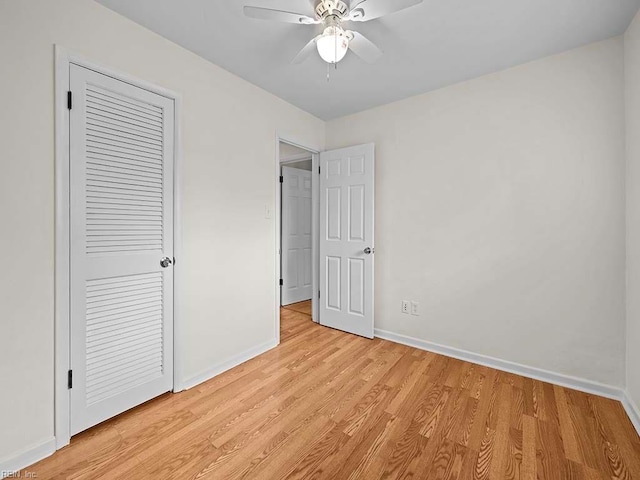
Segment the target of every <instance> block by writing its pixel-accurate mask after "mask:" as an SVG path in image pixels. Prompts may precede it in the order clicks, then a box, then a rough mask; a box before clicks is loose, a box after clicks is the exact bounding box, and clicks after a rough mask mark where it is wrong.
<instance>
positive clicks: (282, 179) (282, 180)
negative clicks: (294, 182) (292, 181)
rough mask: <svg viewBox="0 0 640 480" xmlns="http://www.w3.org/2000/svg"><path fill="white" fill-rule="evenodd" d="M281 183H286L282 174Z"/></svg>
mask: <svg viewBox="0 0 640 480" xmlns="http://www.w3.org/2000/svg"><path fill="white" fill-rule="evenodd" d="M280 183H284V177H283V176H282V175H280Z"/></svg>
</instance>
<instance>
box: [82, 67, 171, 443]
mask: <svg viewBox="0 0 640 480" xmlns="http://www.w3.org/2000/svg"><path fill="white" fill-rule="evenodd" d="M70 78H71V91H72V92H73V108H72V110H71V112H70V131H71V138H70V152H71V154H70V160H71V178H70V185H71V193H70V196H71V198H70V204H71V212H70V213H71V368H72V372H73V388H72V389H71V432H72V434H75V433H78V432H80V431H82V430H85V429H87V428H89V427H91V426H93V425H95V424H97V423H100V422H102V421H103V420H106V419H108V418H110V417H113V416H115V415H117V414H119V413H121V412H123V411H125V410H127V409H129V408H131V407H134V406H136V405H139V404H140V403H143V402H145V401H147V400H149V399H151V398H153V397H156V396H158V395H160V394H162V393H164V392H167V391H169V390H171V389H172V385H173V268H172V266H169V267H168V268H163V267H161V264H160V262H161V259H162V258H163V257H169V258H171V259H172V258H173V161H174V159H173V138H174V104H173V100H170V99H168V98H165V97H163V96H160V95H158V94H155V93H152V92H150V91H147V90H144V89H141V88H138V87H135V86H133V85H130V84H128V83H124V82H121V81H119V80H116V79H114V78H111V77H108V76H105V75H102V74H99V73H96V72H94V71H91V70H88V69H85V68H82V67H79V66H75V65H72V66H71V71H70Z"/></svg>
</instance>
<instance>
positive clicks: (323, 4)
mask: <svg viewBox="0 0 640 480" xmlns="http://www.w3.org/2000/svg"><path fill="white" fill-rule="evenodd" d="M347 13H349V7H348V6H347V4H346V3H344V2H343V1H342V0H321V1H320V2H319V3H318V5H317V6H316V14H317V15H318V18H320V19H322V20H324V19H326V18H328V17H331V16H334V17H338V18H339V19H343V18H344V17H346V16H347Z"/></svg>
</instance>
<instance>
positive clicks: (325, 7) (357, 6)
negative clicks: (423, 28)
mask: <svg viewBox="0 0 640 480" xmlns="http://www.w3.org/2000/svg"><path fill="white" fill-rule="evenodd" d="M422 1H423V0H351V2H350V4H349V5H347V3H345V2H344V1H342V0H316V1H315V2H314V3H315V14H312V15H313V16H310V15H306V14H303V13H295V12H286V11H284V10H275V9H271V8H262V7H252V6H245V7H244V14H245V15H246V16H247V17H251V18H257V19H260V20H275V21H278V22H286V23H296V24H298V25H318V24H321V25H322V26H323V32H322V33H321V34H320V35H318V36H317V37H315V38H313V39H312V40H311V41H310V42H309V43H307V44H306V45H305V46H304V48H303V49H302V50H300V53H298V55H296V57H295V58H294V59H293V61H292V62H291V63H302V62H303V61H304V60H306V59H307V58H308V57H309V56H310V55H311V53H312V52H313V51H314V50H316V49H317V51H318V54H319V55H320V57H321V58H322V59H323V60H324V61H325V62H327V63H330V64H336V63H338V62H339V61H340V60H342V59H343V58H344V56H345V55H346V54H347V51H348V50H349V49H351V51H352V52H353V53H355V54H356V55H357V56H358V57H360V58H362V59H363V60H364V61H365V62H367V63H374V62H375V61H376V60H378V59H379V58H380V56H381V55H382V51H381V50H380V49H379V48H378V47H377V46H376V45H375V44H374V43H373V42H371V41H370V40H369V39H368V38H366V37H365V36H364V35H362V34H361V33H358V32H354V31H352V30H346V29H345V28H344V27H343V23H344V22H367V21H369V20H373V19H375V18H380V17H382V16H384V15H388V14H390V13H394V12H397V11H399V10H404V9H405V8H409V7H412V6H414V5H417V4H419V3H422Z"/></svg>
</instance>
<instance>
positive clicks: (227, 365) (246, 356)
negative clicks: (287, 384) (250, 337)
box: [174, 338, 278, 392]
mask: <svg viewBox="0 0 640 480" xmlns="http://www.w3.org/2000/svg"><path fill="white" fill-rule="evenodd" d="M277 346H278V339H277V338H274V339H273V340H269V341H268V342H265V343H263V344H261V345H257V346H255V347H252V348H250V349H249V350H245V351H244V352H242V353H240V354H238V355H236V356H234V357H232V358H230V359H229V360H226V361H224V362H222V363H219V364H218V365H215V366H214V367H212V368H210V369H208V370H206V371H204V372H202V373H199V374H198V375H195V376H193V377H190V378H188V379H186V380H183V381H182V382H180V383H179V385H176V386H175V388H174V391H175V392H181V391H182V390H188V389H190V388H193V387H195V386H196V385H200V384H201V383H204V382H206V381H207V380H210V379H212V378H213V377H215V376H217V375H220V374H221V373H223V372H226V371H227V370H231V369H232V368H233V367H237V366H238V365H240V364H241V363H244V362H246V361H247V360H251V359H252V358H254V357H257V356H258V355H261V354H263V353H265V352H267V351H269V350H271V349H272V348H274V347H277Z"/></svg>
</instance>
